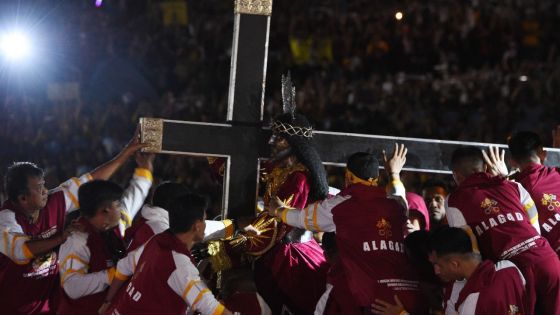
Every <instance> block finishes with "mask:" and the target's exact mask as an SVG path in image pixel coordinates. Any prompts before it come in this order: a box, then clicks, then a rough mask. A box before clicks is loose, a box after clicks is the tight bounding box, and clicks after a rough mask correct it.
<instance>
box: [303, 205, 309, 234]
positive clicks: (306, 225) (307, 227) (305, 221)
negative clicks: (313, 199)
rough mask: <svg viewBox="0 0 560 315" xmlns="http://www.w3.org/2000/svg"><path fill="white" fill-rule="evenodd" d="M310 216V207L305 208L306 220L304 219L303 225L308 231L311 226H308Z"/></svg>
mask: <svg viewBox="0 0 560 315" xmlns="http://www.w3.org/2000/svg"><path fill="white" fill-rule="evenodd" d="M308 214H309V206H307V207H305V219H303V224H304V225H305V229H306V230H309V224H307V216H308Z"/></svg>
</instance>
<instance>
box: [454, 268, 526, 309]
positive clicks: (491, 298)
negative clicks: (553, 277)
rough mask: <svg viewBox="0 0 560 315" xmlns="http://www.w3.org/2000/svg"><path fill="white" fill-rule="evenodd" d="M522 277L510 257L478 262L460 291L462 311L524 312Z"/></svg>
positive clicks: (459, 300) (459, 304)
mask: <svg viewBox="0 0 560 315" xmlns="http://www.w3.org/2000/svg"><path fill="white" fill-rule="evenodd" d="M524 296H525V279H524V278H523V276H522V274H521V272H520V271H519V269H518V268H517V267H516V266H515V265H514V264H513V263H512V262H510V261H507V260H503V261H499V262H498V263H496V264H495V265H494V263H492V262H491V261H488V260H487V261H484V262H481V263H480V264H479V265H478V267H477V269H476V270H475V271H474V273H473V274H472V275H471V277H470V278H469V279H468V280H467V282H466V284H465V287H464V288H463V289H462V291H461V292H460V294H459V298H458V301H457V304H456V308H457V310H458V311H459V314H461V315H467V314H476V315H483V314H488V315H494V314H512V315H519V314H526V312H525V309H524V304H523V303H524Z"/></svg>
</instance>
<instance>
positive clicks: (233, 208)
mask: <svg viewBox="0 0 560 315" xmlns="http://www.w3.org/2000/svg"><path fill="white" fill-rule="evenodd" d="M271 12H272V0H236V1H235V9H234V14H235V20H234V35H233V45H232V58H231V72H230V86H229V100H228V111H227V117H226V121H227V123H225V124H213V123H200V122H193V121H175V120H162V119H155V118H142V119H141V121H140V123H141V136H142V140H143V141H144V142H147V143H149V144H150V148H149V149H148V150H149V151H151V152H158V153H167V154H183V155H191V156H215V157H224V158H227V163H226V167H225V173H224V183H223V185H224V189H223V191H224V197H223V205H222V206H223V207H222V209H223V213H222V214H223V216H224V217H226V216H227V217H230V218H236V217H240V216H250V215H254V213H255V205H256V198H257V187H258V180H259V176H258V174H259V160H260V159H263V158H267V157H268V156H269V147H268V145H267V143H268V139H269V137H270V135H271V132H270V129H269V128H266V127H265V126H263V121H262V120H263V107H264V106H263V104H264V92H265V79H266V65H267V53H268V37H269V36H268V35H269V30H270V15H271ZM313 138H314V141H315V143H316V145H317V148H318V151H319V154H320V155H321V159H322V160H323V162H324V163H325V164H330V165H338V166H344V165H345V162H346V159H347V158H348V156H349V155H351V154H352V153H355V152H358V151H366V150H374V152H381V150H383V149H386V150H391V148H392V147H393V145H394V143H395V142H399V143H404V144H405V145H406V146H407V147H408V152H409V153H408V156H407V164H406V167H405V169H406V170H413V171H419V172H432V173H450V172H449V169H448V167H447V165H448V162H449V159H450V156H451V153H452V152H453V150H454V149H455V148H457V147H458V146H461V145H471V146H477V147H481V148H484V147H488V146H489V145H491V144H487V143H473V142H470V143H466V142H458V141H442V140H430V139H417V138H402V137H390V136H376V135H364V134H350V133H336V132H326V131H315V132H314V135H313ZM497 146H501V147H505V145H497ZM548 151H549V154H548V162H549V164H553V165H559V164H560V150H556V149H549V150H548Z"/></svg>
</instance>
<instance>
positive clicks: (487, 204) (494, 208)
mask: <svg viewBox="0 0 560 315" xmlns="http://www.w3.org/2000/svg"><path fill="white" fill-rule="evenodd" d="M480 207H481V208H482V209H484V213H486V214H493V213H499V212H500V208H499V207H498V202H497V201H496V200H494V199H490V198H484V200H483V201H482V202H481V203H480Z"/></svg>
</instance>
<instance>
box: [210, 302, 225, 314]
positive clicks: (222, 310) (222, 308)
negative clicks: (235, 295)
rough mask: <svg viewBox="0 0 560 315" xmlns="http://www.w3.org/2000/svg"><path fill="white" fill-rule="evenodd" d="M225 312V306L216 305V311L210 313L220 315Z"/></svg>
mask: <svg viewBox="0 0 560 315" xmlns="http://www.w3.org/2000/svg"><path fill="white" fill-rule="evenodd" d="M225 310H226V308H225V306H223V305H222V304H218V306H216V309H215V310H214V312H212V315H222V313H223V312H224V311H225Z"/></svg>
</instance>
